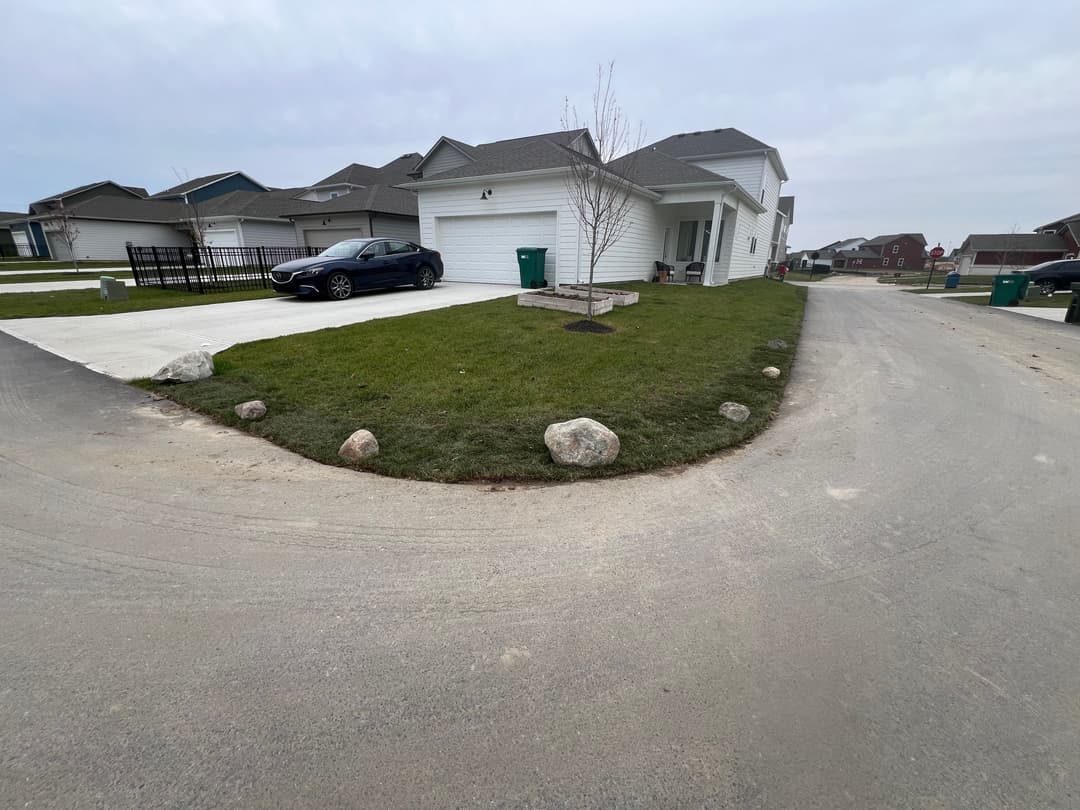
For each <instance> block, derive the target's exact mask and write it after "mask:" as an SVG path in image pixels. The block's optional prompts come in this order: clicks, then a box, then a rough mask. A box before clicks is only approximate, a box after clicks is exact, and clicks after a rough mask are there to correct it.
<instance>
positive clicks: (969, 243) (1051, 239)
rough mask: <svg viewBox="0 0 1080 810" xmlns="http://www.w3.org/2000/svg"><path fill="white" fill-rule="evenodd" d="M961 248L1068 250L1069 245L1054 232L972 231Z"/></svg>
mask: <svg viewBox="0 0 1080 810" xmlns="http://www.w3.org/2000/svg"><path fill="white" fill-rule="evenodd" d="M960 248H961V250H965V251H967V250H1038V251H1058V250H1060V251H1061V252H1062V253H1065V252H1066V251H1068V249H1069V246H1068V244H1067V243H1066V242H1065V240H1064V239H1062V238H1061V237H1060V236H1058V235H1057V234H1054V233H972V234H968V237H967V239H965V240H964V243H963V244H962V245H961V246H960Z"/></svg>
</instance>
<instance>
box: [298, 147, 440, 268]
mask: <svg viewBox="0 0 1080 810" xmlns="http://www.w3.org/2000/svg"><path fill="white" fill-rule="evenodd" d="M419 160H421V157H420V155H419V154H418V153H416V152H409V153H408V154H405V155H402V156H401V157H399V158H396V159H394V160H392V161H390V162H389V163H387V164H386V165H384V166H380V167H378V168H376V167H374V166H365V165H363V164H359V163H352V164H350V165H348V166H346V167H345V168H344V169H341V170H339V171H337V172H334V174H332V175H330V176H329V177H326V178H323V179H322V180H320V181H319V182H318V183H315V184H314V185H312V186H310V187H309V188H307V189H305V190H303V191H302V192H301V193H300V194H298V195H297V196H296V198H295V200H294V203H295V204H294V205H293V206H292V207H291V208H288V207H287V208H286V210H283V212H282V216H285V217H288V219H289V220H290V222H291V223H292V225H291V226H290V227H292V228H293V233H294V240H295V241H294V244H298V245H306V246H308V247H319V248H325V247H329V246H330V245H332V244H334V243H335V242H340V241H341V240H342V239H354V238H361V237H366V236H388V237H397V238H399V239H405V240H407V241H410V242H419V241H420V226H419V216H418V215H419V212H418V209H417V201H416V194H415V192H412V191H408V190H406V189H403V188H398V187H397V186H398V184H400V183H404V182H408V181H409V180H410V179H411V178H410V176H409V172H410V171H412V169H413V168H415V166H416V163H417V161H419Z"/></svg>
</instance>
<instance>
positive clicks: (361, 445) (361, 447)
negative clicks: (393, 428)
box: [338, 430, 379, 461]
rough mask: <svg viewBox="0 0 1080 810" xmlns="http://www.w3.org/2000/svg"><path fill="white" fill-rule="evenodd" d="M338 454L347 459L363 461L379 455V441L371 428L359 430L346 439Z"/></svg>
mask: <svg viewBox="0 0 1080 810" xmlns="http://www.w3.org/2000/svg"><path fill="white" fill-rule="evenodd" d="M338 455H339V456H341V457H342V458H343V459H345V460H346V461H363V460H364V459H366V458H371V457H372V456H377V455H379V443H378V442H377V441H376V440H375V436H374V435H373V434H372V433H371V431H370V430H358V431H356V432H355V433H354V434H353V435H352V436H350V437H349V438H347V439H346V440H345V443H344V444H343V445H341V449H340V450H338Z"/></svg>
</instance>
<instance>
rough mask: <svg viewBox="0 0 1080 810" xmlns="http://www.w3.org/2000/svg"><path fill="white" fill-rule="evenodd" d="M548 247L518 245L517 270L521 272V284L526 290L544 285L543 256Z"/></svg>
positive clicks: (545, 283)
mask: <svg viewBox="0 0 1080 810" xmlns="http://www.w3.org/2000/svg"><path fill="white" fill-rule="evenodd" d="M547 252H548V249H547V248H541V247H519V248H518V249H517V259H518V271H519V272H520V273H521V286H522V287H524V288H525V289H527V290H535V289H537V288H539V287H546V286H547V282H546V281H544V257H545V256H546V255H547Z"/></svg>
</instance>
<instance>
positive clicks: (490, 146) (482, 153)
mask: <svg viewBox="0 0 1080 810" xmlns="http://www.w3.org/2000/svg"><path fill="white" fill-rule="evenodd" d="M586 132H588V130H587V129H584V128H582V129H571V130H564V131H560V132H546V133H544V134H543V135H527V136H525V137H522V138H508V139H507V140H503V141H492V142H491V143H482V144H478V145H477V146H470V145H469V144H467V143H463V142H461V141H455V140H453V139H452V138H447V137H446V136H445V135H444V136H442V137H441V138H439V140H438V141H436V142H435V146H433V147H432V148H431V149H429V150H428V152H427V154H426V155H424V158H423V159H422V160H421V161H420V162H419V163H418V164H417V165H416V169H417V170H419V169H420V167H421V166H422V165H423V164H424V161H426V160H427V159H428V158H429V157H430V156H431V155H432V153H433V152H434V151H435V150H436V148H437V147H438V145H439V144H440V143H444V142H445V143H449V144H451V145H452V146H454V147H455V148H457V149H458V150H459V151H461V152H462V154H464V155H465V157H467V158H468V159H469V161H470V162H469V163H467V164H465V165H464V166H458V167H457V168H455V169H448V170H446V171H442V172H438V173H437V174H433V175H431V176H430V177H424V178H422V179H420V180H419V181H417V182H420V183H423V182H426V181H428V180H451V179H457V178H462V177H486V176H487V175H491V174H511V173H514V172H527V171H536V170H538V169H556V168H562V167H564V166H569V165H570V156H569V146H570V144H571V143H573V142H574V141H575V140H577V139H578V138H579V137H581V135H582V134H584V133H586Z"/></svg>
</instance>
